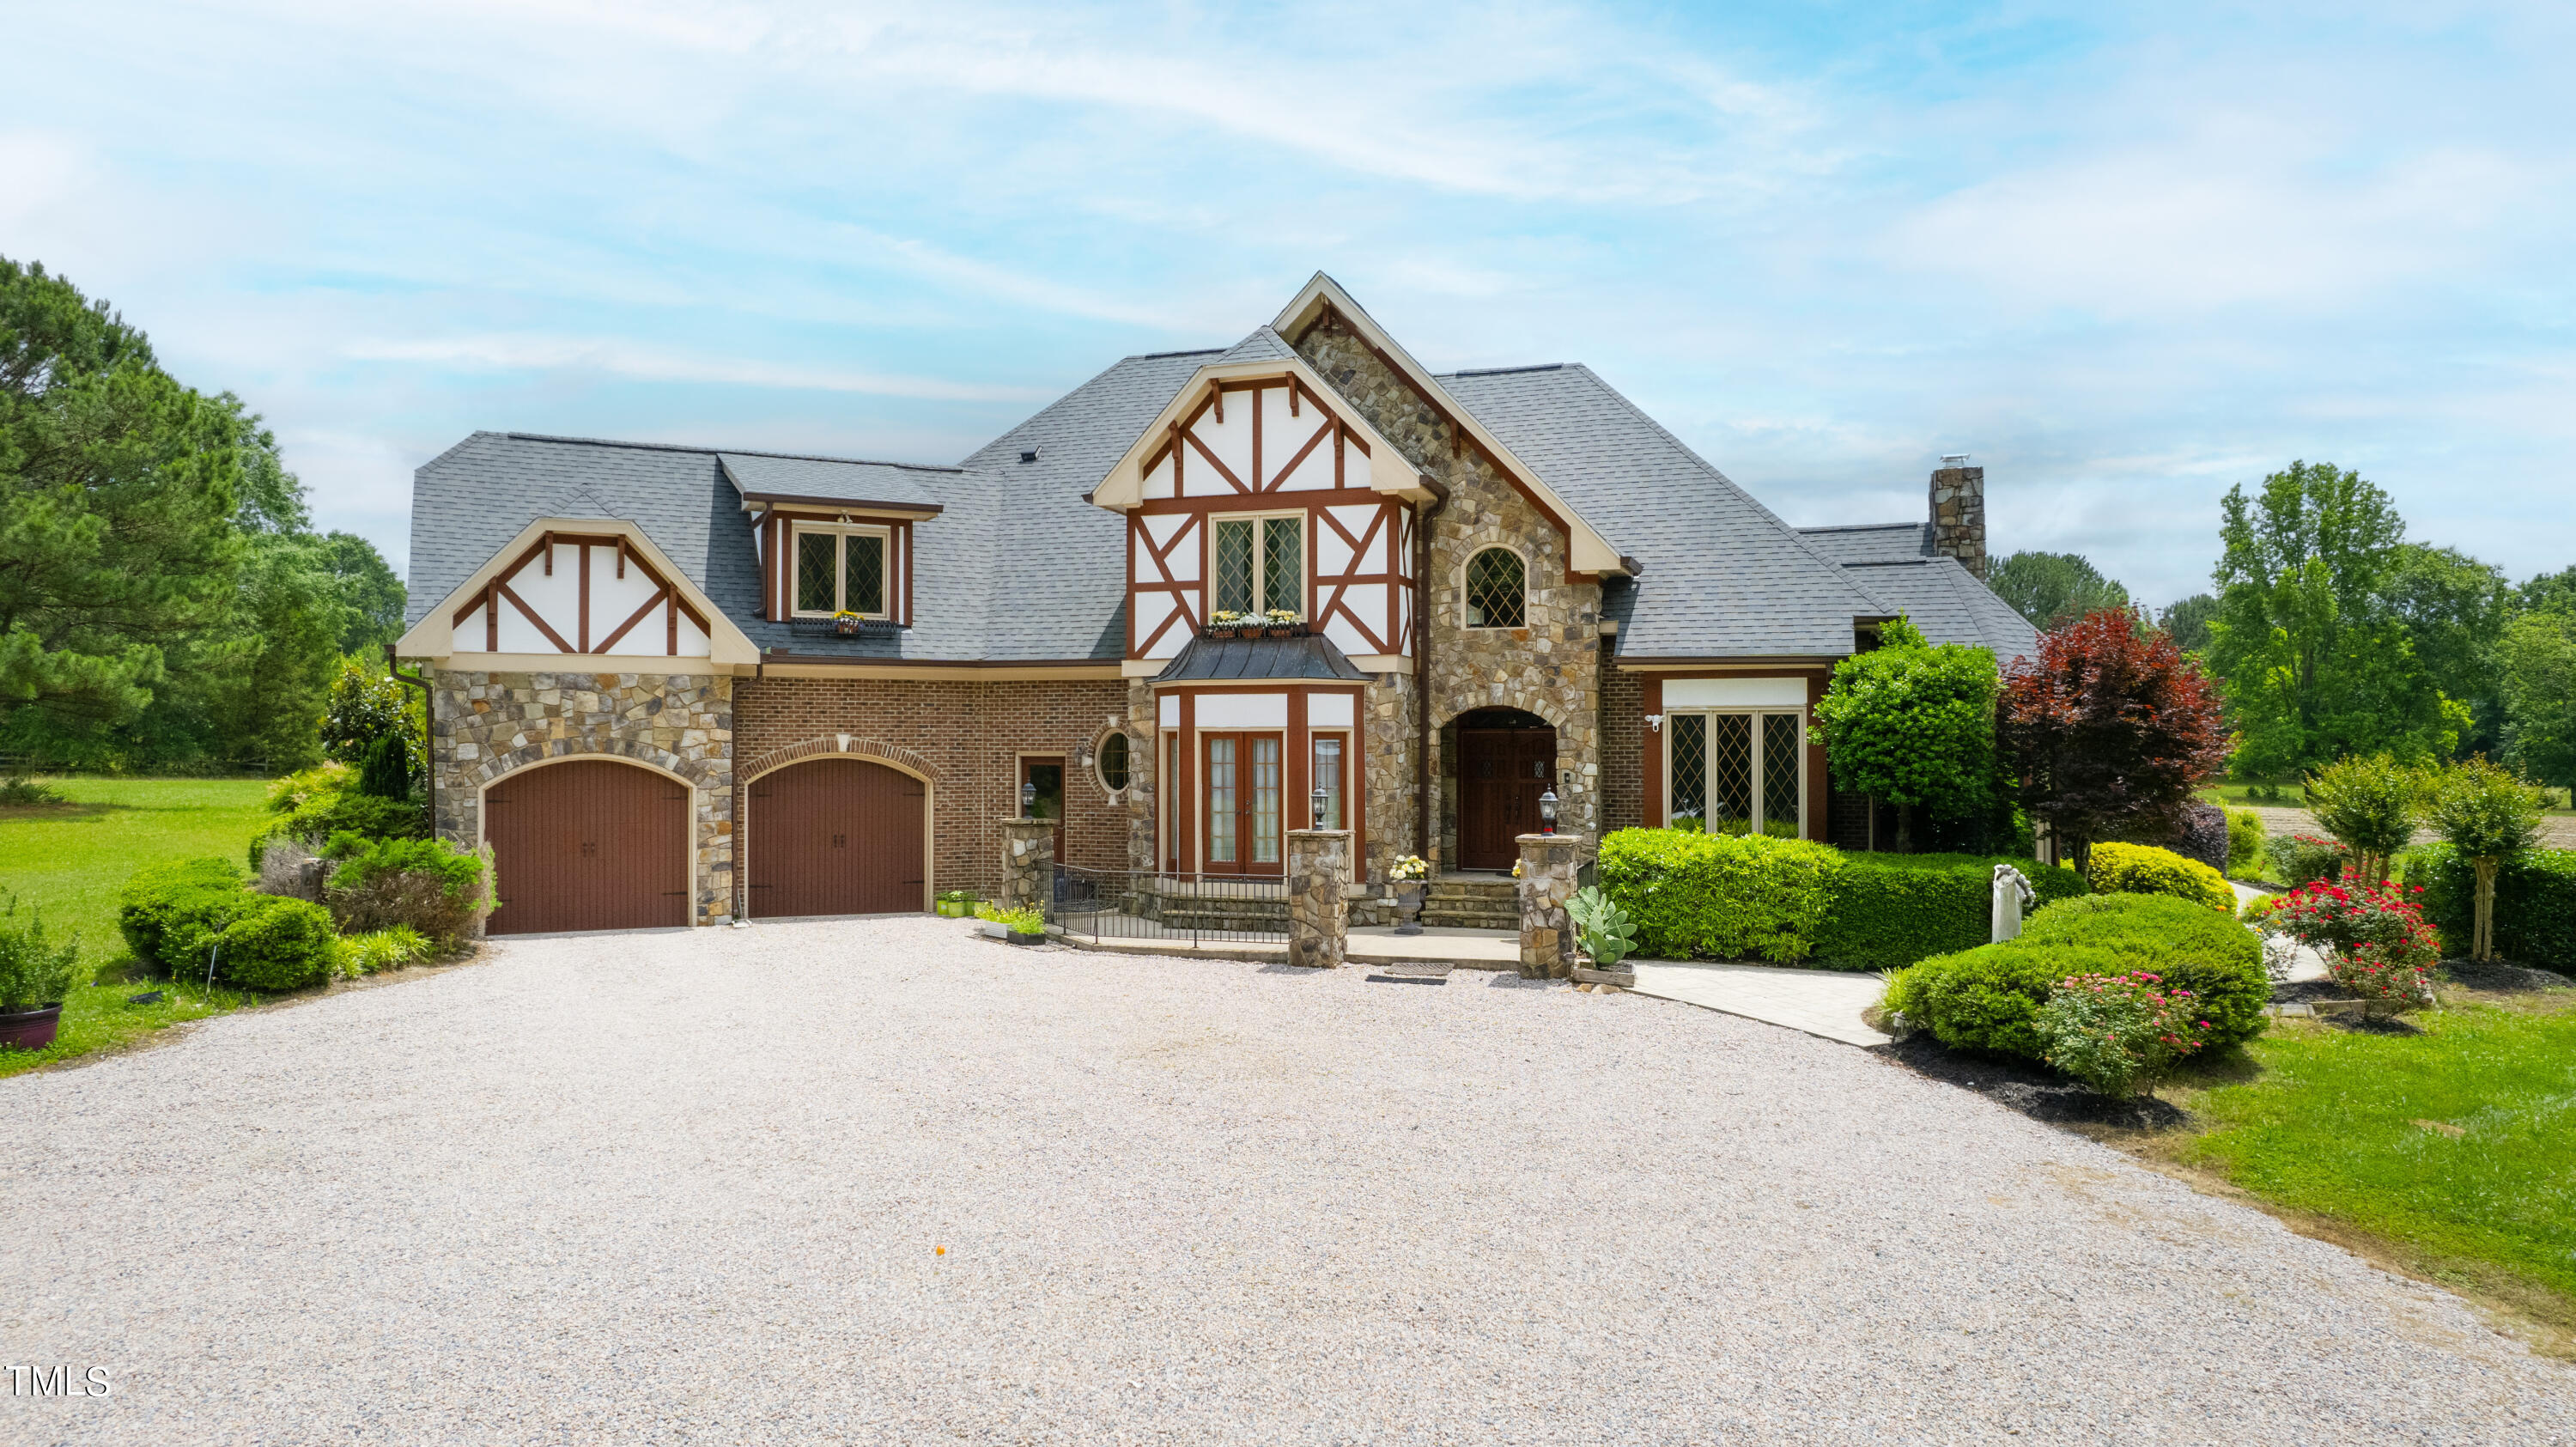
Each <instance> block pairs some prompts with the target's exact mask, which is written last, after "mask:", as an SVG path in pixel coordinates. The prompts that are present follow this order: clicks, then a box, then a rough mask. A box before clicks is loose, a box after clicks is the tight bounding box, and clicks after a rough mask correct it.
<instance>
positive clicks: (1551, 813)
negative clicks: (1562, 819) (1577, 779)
mask: <svg viewBox="0 0 2576 1447" xmlns="http://www.w3.org/2000/svg"><path fill="white" fill-rule="evenodd" d="M1538 832H1540V833H1541V834H1553V833H1555V832H1556V791H1555V790H1554V789H1550V790H1548V791H1547V792H1546V793H1544V794H1541V795H1539V796H1538Z"/></svg>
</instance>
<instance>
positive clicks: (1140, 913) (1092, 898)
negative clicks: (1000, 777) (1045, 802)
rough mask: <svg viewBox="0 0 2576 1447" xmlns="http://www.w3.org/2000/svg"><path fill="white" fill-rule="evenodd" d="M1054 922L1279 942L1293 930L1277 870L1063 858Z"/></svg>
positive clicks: (1050, 918)
mask: <svg viewBox="0 0 2576 1447" xmlns="http://www.w3.org/2000/svg"><path fill="white" fill-rule="evenodd" d="M1047 923H1049V924H1052V925H1055V926H1057V927H1059V928H1061V929H1062V930H1063V931H1064V933H1065V934H1066V935H1067V936H1069V937H1072V938H1075V939H1090V940H1170V941H1173V942H1174V943H1188V944H1279V943H1283V942H1285V941H1286V940H1287V938H1288V891H1287V887H1286V886H1285V884H1283V883H1282V881H1281V880H1280V879H1279V878H1278V876H1276V875H1272V876H1269V877H1266V878H1265V877H1262V876H1258V875H1241V874H1166V873H1160V872H1157V871H1153V870H1141V869H1080V868H1076V867H1074V866H1072V865H1069V864H1067V865H1058V866H1057V867H1056V871H1055V895H1054V898H1052V899H1050V900H1049V901H1048V902H1047Z"/></svg>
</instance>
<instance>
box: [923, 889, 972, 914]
mask: <svg viewBox="0 0 2576 1447" xmlns="http://www.w3.org/2000/svg"><path fill="white" fill-rule="evenodd" d="M975 903H976V901H975V892H974V891H973V890H971V889H943V890H941V891H940V892H939V897H938V899H937V900H935V901H934V902H933V907H934V908H936V909H937V910H938V911H939V914H940V916H941V917H942V918H945V919H964V918H966V917H967V916H968V915H970V914H973V913H974V912H975Z"/></svg>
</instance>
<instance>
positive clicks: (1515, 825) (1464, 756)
mask: <svg viewBox="0 0 2576 1447" xmlns="http://www.w3.org/2000/svg"><path fill="white" fill-rule="evenodd" d="M1443 732H1444V733H1445V734H1447V735H1448V737H1446V738H1444V739H1442V741H1441V742H1442V745H1443V748H1442V753H1443V754H1444V755H1445V756H1446V757H1448V758H1452V759H1455V760H1457V770H1456V772H1455V773H1454V774H1452V775H1450V776H1449V777H1447V778H1445V779H1444V780H1443V781H1442V782H1444V783H1446V784H1448V785H1449V786H1450V791H1451V793H1450V799H1449V801H1448V802H1449V804H1450V806H1451V807H1450V811H1448V812H1450V813H1451V817H1452V818H1453V819H1454V820H1455V821H1456V825H1455V827H1456V840H1457V850H1456V852H1455V853H1454V854H1453V855H1451V856H1450V857H1451V859H1452V860H1453V861H1454V864H1453V867H1455V868H1458V869H1476V870H1487V869H1490V870H1509V869H1510V868H1511V867H1512V861H1513V860H1515V859H1517V858H1519V857H1520V845H1519V844H1518V843H1517V842H1516V841H1517V840H1518V838H1519V836H1521V835H1523V834H1535V833H1537V832H1538V827H1539V817H1538V799H1539V795H1541V794H1543V793H1546V792H1547V791H1548V790H1550V789H1553V788H1555V787H1556V768H1557V764H1556V729H1555V727H1554V726H1553V725H1551V724H1549V723H1548V721H1547V720H1545V719H1543V718H1540V717H1539V716H1538V715H1536V714H1533V713H1527V712H1524V711H1522V710H1520V709H1516V708H1480V709H1472V710H1470V711H1468V712H1466V713H1462V714H1460V715H1458V717H1457V718H1455V719H1453V720H1451V721H1450V723H1449V726H1448V727H1447V728H1446V729H1444V730H1443Z"/></svg>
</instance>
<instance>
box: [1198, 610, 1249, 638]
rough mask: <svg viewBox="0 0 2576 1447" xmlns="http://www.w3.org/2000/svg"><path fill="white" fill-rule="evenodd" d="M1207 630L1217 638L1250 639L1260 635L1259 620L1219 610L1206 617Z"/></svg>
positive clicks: (1244, 614) (1242, 614) (1230, 611)
mask: <svg viewBox="0 0 2576 1447" xmlns="http://www.w3.org/2000/svg"><path fill="white" fill-rule="evenodd" d="M1208 629H1209V631H1210V632H1212V633H1214V634H1216V636H1218V637H1219V638H1250V637H1254V636H1255V635H1257V634H1259V633H1260V631H1261V620H1260V619H1259V618H1258V617H1256V616H1254V615H1253V614H1250V613H1237V612H1235V611H1234V610H1233V609H1231V608H1219V609H1217V610H1216V611H1215V612H1214V613H1211V614H1209V615H1208Z"/></svg>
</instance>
